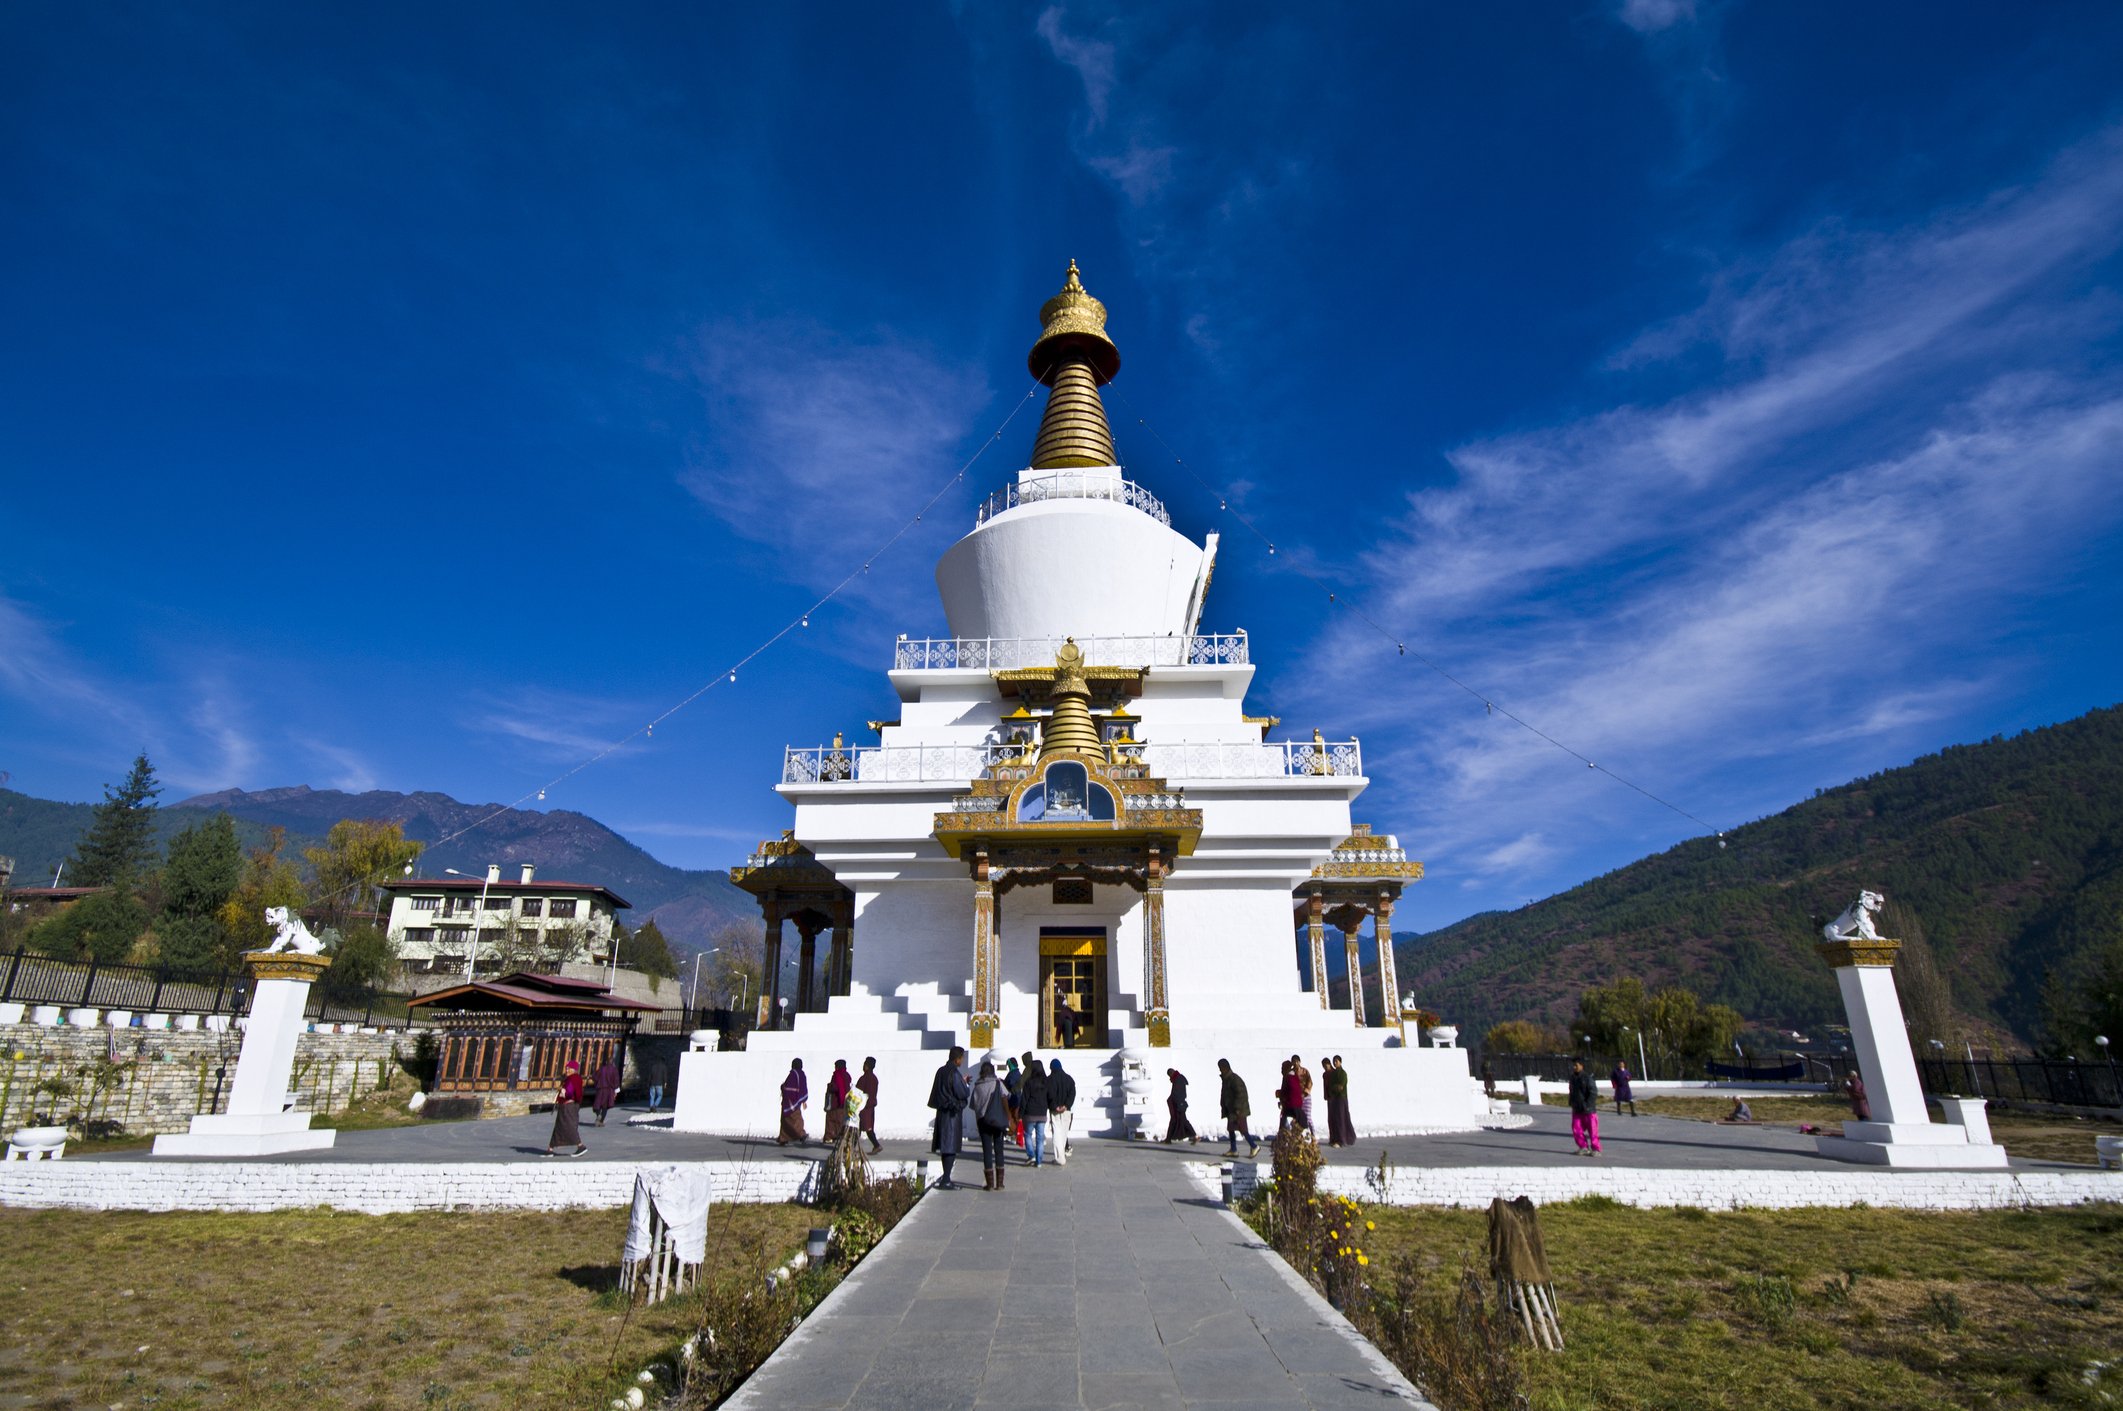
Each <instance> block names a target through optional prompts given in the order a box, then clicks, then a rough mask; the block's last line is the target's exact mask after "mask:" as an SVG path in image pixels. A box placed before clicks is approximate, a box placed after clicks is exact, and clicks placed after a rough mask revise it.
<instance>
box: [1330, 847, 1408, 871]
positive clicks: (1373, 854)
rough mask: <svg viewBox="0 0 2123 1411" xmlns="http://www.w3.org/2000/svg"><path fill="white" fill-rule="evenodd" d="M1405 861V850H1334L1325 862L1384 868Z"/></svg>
mask: <svg viewBox="0 0 2123 1411" xmlns="http://www.w3.org/2000/svg"><path fill="white" fill-rule="evenodd" d="M1407 860H1408V850H1407V849H1406V848H1336V849H1335V850H1334V851H1333V852H1331V853H1328V854H1327V861H1329V862H1340V863H1346V864H1348V865H1349V866H1351V867H1384V866H1389V865H1397V864H1400V863H1403V862H1406V861H1407Z"/></svg>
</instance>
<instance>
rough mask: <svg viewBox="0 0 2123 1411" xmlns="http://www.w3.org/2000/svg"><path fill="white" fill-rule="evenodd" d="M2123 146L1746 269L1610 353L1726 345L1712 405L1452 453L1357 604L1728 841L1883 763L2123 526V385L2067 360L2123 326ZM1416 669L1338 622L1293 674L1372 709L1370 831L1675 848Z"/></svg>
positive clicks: (1485, 857)
mask: <svg viewBox="0 0 2123 1411" xmlns="http://www.w3.org/2000/svg"><path fill="white" fill-rule="evenodd" d="M2118 151H2119V147H2118V143H2117V140H2116V137H2115V135H2114V134H2103V135H2101V136H2100V137H2098V138H2096V139H2094V140H2093V141H2091V142H2088V143H2087V144H2085V145H2083V146H2082V147H2080V148H2079V149H2077V150H2075V151H2072V152H2069V153H2067V154H2066V155H2065V156H2064V157H2063V159H2061V160H2060V161H2058V162H2057V163H2056V164H2055V165H2054V167H2053V168H2052V170H2051V171H2049V172H2048V173H2047V174H2046V175H2045V176H2044V177H2043V178H2042V179H2041V180H2040V181H2037V182H2035V183H2033V184H2031V185H2029V186H2027V187H2025V188H2021V189H2015V190H2012V191H2007V192H2003V193H2000V194H1999V195H1998V196H1996V197H1995V198H1993V199H1991V200H1988V201H1985V202H1983V203H1981V204H1980V205H1979V206H1977V207H1975V208H1973V209H1967V210H1958V211H1952V212H1947V213H1944V214H1941V215H1939V216H1938V217H1936V218H1934V219H1931V220H1928V221H1925V222H1921V223H1919V224H1917V225H1916V226H1914V227H1911V228H1908V229H1905V230H1901V231H1892V232H1862V233H1861V232H1851V231H1848V230H1844V229H1830V230H1827V231H1820V232H1814V233H1813V234H1811V235H1809V236H1807V237H1806V238H1804V239H1801V240H1797V241H1794V242H1791V243H1790V244H1789V245H1787V246H1786V247H1785V248H1784V249H1782V250H1780V251H1778V252H1776V253H1775V254H1774V255H1773V256H1772V257H1770V258H1769V259H1767V260H1764V261H1759V262H1755V263H1753V264H1752V265H1751V266H1750V267H1749V268H1748V269H1746V270H1740V269H1738V268H1737V267H1736V269H1735V272H1733V273H1732V274H1730V275H1728V276H1727V277H1726V278H1724V279H1722V280H1721V281H1720V282H1719V284H1718V286H1717V287H1716V288H1715V289H1714V290H1713V291H1712V292H1711V294H1710V295H1709V297H1708V298H1707V299H1706V300H1705V302H1704V303H1703V305H1702V306H1701V307H1700V308H1698V309H1696V310H1693V311H1691V312H1690V313H1689V314H1688V315H1687V316H1685V317H1684V318H1682V319H1679V320H1676V321H1674V322H1673V323H1671V324H1668V325H1666V326H1665V327H1663V328H1662V329H1660V330H1657V331H1656V335H1655V336H1647V337H1645V338H1642V339H1639V340H1636V341H1635V343H1633V344H1632V345H1631V349H1630V352H1629V354H1628V356H1627V357H1626V358H1624V359H1622V360H1621V361H1622V364H1623V365H1624V367H1625V368H1629V369H1634V368H1635V367H1638V366H1641V365H1642V363H1643V361H1644V360H1647V359H1657V358H1662V357H1664V356H1667V355H1668V354H1669V353H1671V352H1672V351H1674V350H1677V349H1679V348H1682V347H1691V346H1701V345H1704V344H1707V345H1708V346H1710V347H1711V348H1712V349H1713V350H1714V351H1715V352H1717V353H1718V354H1719V355H1721V357H1722V358H1723V360H1724V367H1723V371H1722V373H1721V374H1720V375H1719V376H1718V378H1717V379H1716V380H1715V381H1714V382H1713V384H1712V385H1711V386H1709V387H1707V388H1705V389H1704V390H1701V391H1696V392H1691V393H1687V394H1685V395H1682V396H1680V397H1677V398H1675V399H1673V400H1671V401H1668V402H1666V403H1663V404H1657V405H1634V404H1628V403H1623V404H1620V405H1614V406H1610V407H1607V408H1605V409H1599V410H1595V411H1593V412H1592V413H1590V414H1588V415H1585V416H1583V417H1580V418H1578V419H1576V420H1573V421H1568V422H1563V423H1559V424H1554V425H1549V426H1545V427H1539V428H1534V429H1528V430H1521V431H1513V432H1508V433H1504V434H1501V435H1498V436H1495V437H1492V438H1489V439H1486V440H1484V441H1480V442H1477V443H1474V444H1470V445H1467V446H1463V447H1461V448H1459V449H1458V450H1457V451H1455V452H1453V453H1452V455H1451V457H1450V459H1451V462H1452V464H1453V466H1454V468H1455V469H1456V470H1457V471H1458V479H1457V481H1456V483H1454V484H1453V485H1451V486H1450V487H1448V488H1444V489H1439V490H1434V491H1428V492H1424V493H1421V494H1417V495H1414V496H1412V497H1410V499H1409V500H1408V503H1407V512H1406V514H1405V515H1404V516H1403V517H1402V518H1401V519H1400V520H1399V522H1398V523H1397V524H1395V525H1394V526H1393V527H1392V529H1391V531H1390V532H1388V533H1386V534H1385V535H1384V536H1382V538H1381V539H1380V541H1379V542H1378V543H1377V544H1376V546H1375V547H1374V549H1373V550H1372V551H1371V552H1370V553H1369V554H1367V555H1365V556H1364V558H1363V559H1362V561H1361V568H1362V571H1363V573H1364V575H1365V577H1366V578H1367V579H1368V580H1369V592H1368V595H1360V596H1366V598H1367V606H1369V608H1370V610H1371V611H1372V612H1373V614H1374V615H1375V616H1377V617H1379V618H1381V619H1382V620H1385V621H1387V622H1394V623H1421V624H1423V626H1422V627H1421V629H1420V630H1419V631H1412V632H1411V634H1410V640H1411V643H1412V644H1413V645H1415V646H1416V647H1417V648H1418V649H1420V650H1425V651H1428V652H1432V653H1434V654H1435V655H1437V656H1438V657H1440V658H1441V659H1443V660H1444V661H1446V662H1447V663H1449V664H1450V665H1451V667H1452V668H1453V669H1454V671H1455V673H1456V674H1458V675H1460V676H1461V678H1462V679H1465V680H1468V681H1471V682H1474V683H1476V684H1478V685H1479V686H1480V687H1481V688H1482V689H1483V690H1486V691H1489V692H1492V693H1493V694H1494V698H1495V699H1497V700H1499V701H1501V702H1503V703H1505V704H1507V705H1510V706H1511V707H1512V708H1513V709H1515V710H1517V711H1519V712H1520V713H1521V714H1523V715H1524V716H1525V717H1526V718H1527V719H1529V720H1531V721H1533V722H1534V723H1536V724H1538V725H1541V726H1542V727H1543V728H1545V729H1547V730H1549V731H1551V732H1552V733H1554V734H1555V735H1557V736H1558V737H1560V738H1562V739H1563V740H1565V741H1566V742H1568V743H1570V744H1571V745H1573V746H1575V747H1576V748H1577V749H1579V750H1581V751H1583V752H1584V753H1585V754H1586V755H1588V756H1590V757H1591V758H1593V759H1594V760H1596V761H1598V762H1599V763H1601V764H1603V765H1606V766H1609V767H1611V768H1613V769H1614V770H1615V771H1616V772H1617V773H1619V774H1622V775H1624V776H1627V777H1630V778H1633V779H1635V780H1637V781H1638V782H1640V783H1642V784H1643V785H1645V786H1646V787H1648V788H1651V789H1653V790H1654V791H1655V792H1659V793H1662V794H1664V795H1666V796H1668V797H1672V798H1674V799H1675V800H1676V801H1677V802H1679V803H1681V804H1682V805H1683V806H1684V807H1688V808H1690V809H1691V810H1692V811H1694V812H1696V813H1699V814H1703V815H1705V816H1706V817H1709V818H1711V819H1713V820H1714V821H1716V822H1718V823H1720V824H1722V823H1726V822H1734V821H1738V820H1739V818H1741V817H1744V816H1747V812H1748V811H1756V810H1759V809H1761V808H1763V807H1781V806H1782V805H1783V804H1784V803H1788V802H1789V801H1790V799H1791V798H1792V797H1793V796H1795V794H1794V793H1792V792H1783V793H1781V794H1780V793H1779V792H1778V790H1779V789H1780V788H1781V789H1786V790H1788V789H1790V788H1791V781H1790V775H1789V774H1788V773H1787V772H1785V771H1787V770H1788V768H1789V761H1790V758H1791V756H1793V755H1795V754H1798V753H1802V752H1808V753H1810V757H1811V758H1813V759H1814V760H1815V761H1816V766H1815V767H1817V768H1819V769H1821V770H1824V771H1832V770H1837V769H1846V768H1847V769H1848V771H1849V772H1858V771H1859V770H1863V769H1869V768H1876V767H1879V766H1880V765H1881V764H1883V763H1890V762H1894V761H1893V758H1892V753H1893V750H1894V748H1895V742H1899V741H1909V740H1916V739H1922V738H1924V734H1923V733H1921V727H1923V726H1926V725H1929V724H1935V723H1936V722H1937V721H1939V720H1941V719H1945V718H1950V717H1951V716H1953V715H1954V714H1955V713H1956V712H1961V711H1965V710H1968V709H1971V708H1973V707H1976V706H1978V705H1980V703H1981V702H1982V701H1983V700H1984V699H1986V698H1987V696H1988V695H1989V694H1990V693H1992V692H1994V691H1996V690H1997V689H1999V681H1998V680H1997V679H1996V678H1995V676H1994V675H1993V676H1986V675H1983V674H1981V673H1977V674H1976V675H1974V676H1971V674H1970V672H1969V670H1968V668H1967V666H1966V664H1965V663H1966V661H1967V660H1968V659H1969V657H1970V656H1976V655H1981V654H1983V653H1984V652H1985V651H1986V649H1987V648H1988V643H1987V642H1986V640H1985V639H1986V636H1993V637H1995V638H1997V639H1998V642H1999V648H1998V649H1999V650H2004V651H2007V652H2009V650H2010V642H2009V633H2010V630H2011V626H2012V624H2013V622H2014V621H2015V620H2016V613H2017V612H2018V610H2019V605H2020V604H2022V603H2024V602H2025V601H2027V600H2028V599H2030V598H2033V597H2038V596H2041V595H2046V594H2051V593H2056V592H2060V591H2066V590H2068V589H2069V587H2070V585H2071V584H2072V582H2073V581H2074V579H2075V578H2076V577H2078V576H2080V575H2082V574H2083V573H2085V572H2087V571H2089V569H2090V568H2091V567H2092V565H2091V563H2090V561H2089V558H2088V556H2089V555H2091V554H2096V553H2098V552H2100V549H2099V547H2098V546H2099V545H2100V543H2101V542H2102V537H2103V536H2104V535H2111V534H2113V533H2114V531H2115V530H2116V529H2117V528H2118V526H2119V525H2123V389H2119V388H2118V386H2117V382H2116V379H2115V377H2114V375H2113V374H2112V373H2102V372H2092V373H2089V372H2086V371H2084V370H2083V369H2082V367H2081V362H2082V360H2081V359H2080V358H2079V357H2078V353H2079V351H2080V350H2081V349H2083V348H2084V347H2085V346H2086V345H2087V343H2088V342H2089V341H2090V340H2091V339H2093V338H2096V337H2099V336H2103V335H2105V334H2106V333H2108V332H2110V331H2112V329H2113V326H2114V323H2115V310H2114V309H2113V308H2112V307H2110V306H2108V305H2107V304H2106V303H2105V302H2103V301H2102V300H2100V299H2099V298H2089V297H2087V296H2086V295H2084V294H2083V293H2081V292H2080V291H2081V290H2082V289H2083V288H2084V286H2085V278H2084V275H2085V271H2086V270H2087V268H2088V267H2089V265H2090V263H2091V262H2092V261H2093V260H2095V259H2097V258H2100V257H2102V256H2105V255H2107V254H2109V253H2110V252H2112V251H2113V250H2114V249H2115V247H2116V245H2117V243H2118V240H2119V238H2123V162H2119V161H2118V160H2117V155H2118ZM2096 571H2098V570H2096ZM1323 663H1325V664H1328V665H1327V669H1325V670H1322V665H1323ZM1398 668H1405V670H1404V671H1403V678H1404V679H1405V680H1407V681H1408V682H1409V686H1408V688H1407V689H1406V690H1404V691H1401V692H1396V693H1394V694H1393V695H1391V696H1385V697H1382V696H1380V695H1378V694H1376V693H1367V694H1365V695H1351V694H1349V693H1345V692H1339V691H1337V692H1335V693H1334V694H1332V695H1331V696H1329V695H1326V694H1324V693H1321V692H1318V691H1317V690H1316V689H1315V687H1314V685H1313V683H1316V682H1324V681H1347V680H1363V681H1366V682H1368V683H1373V684H1374V685H1375V684H1376V683H1377V681H1378V680H1379V679H1380V676H1379V673H1380V672H1381V671H1382V670H1388V669H1398ZM1418 671H1419V668H1418V667H1417V666H1416V665H1415V664H1414V663H1410V662H1405V661H1402V660H1400V659H1398V658H1396V657H1395V655H1394V650H1393V647H1392V645H1391V644H1390V643H1386V642H1382V641H1380V640H1379V639H1377V638H1376V637H1375V636H1372V635H1371V634H1369V633H1368V631H1366V630H1364V629H1361V628H1359V627H1357V626H1354V625H1352V624H1350V623H1349V622H1348V621H1346V620H1344V621H1343V622H1341V623H1339V624H1337V626H1336V627H1335V628H1334V630H1333V631H1331V632H1330V633H1329V635H1328V637H1327V638H1326V639H1325V641H1324V642H1323V643H1322V644H1321V645H1320V649H1319V651H1318V652H1316V653H1315V654H1313V655H1310V656H1308V657H1306V658H1305V659H1304V669H1303V671H1302V672H1301V673H1298V674H1294V675H1293V676H1292V677H1291V679H1289V680H1288V681H1284V682H1278V683H1277V685H1278V688H1279V689H1282V690H1286V691H1289V692H1291V693H1292V694H1293V695H1295V696H1296V697H1297V698H1298V700H1299V701H1300V702H1301V703H1302V704H1304V705H1306V706H1307V707H1313V706H1314V705H1315V703H1316V707H1317V709H1318V710H1320V711H1321V712H1328V711H1332V710H1334V708H1335V707H1340V712H1339V714H1340V718H1341V719H1342V720H1343V721H1345V722H1347V721H1348V720H1349V719H1350V718H1351V714H1352V712H1353V713H1354V714H1355V717H1356V720H1355V723H1356V724H1357V725H1358V726H1359V728H1362V729H1364V730H1365V731H1366V732H1367V740H1366V749H1365V753H1366V758H1367V763H1369V764H1370V766H1371V772H1372V773H1373V775H1374V777H1376V778H1379V779H1380V780H1381V784H1380V785H1379V786H1378V787H1380V788H1381V789H1382V790H1384V791H1385V792H1386V794H1387V797H1386V798H1385V799H1381V800H1378V801H1377V806H1376V807H1374V809H1373V814H1374V816H1375V821H1376V822H1377V823H1378V824H1379V826H1381V827H1389V826H1399V827H1400V828H1401V829H1402V830H1403V831H1407V832H1410V833H1411V834H1412V840H1411V846H1412V847H1414V848H1416V849H1417V850H1418V854H1419V855H1429V856H1433V857H1448V858H1456V859H1457V860H1458V867H1459V869H1460V870H1462V871H1466V872H1472V873H1480V872H1481V871H1482V870H1483V869H1484V868H1485V867H1488V866H1490V865H1492V864H1491V859H1500V858H1506V857H1509V856H1511V855H1512V849H1514V848H1517V847H1519V846H1520V845H1521V844H1523V842H1524V840H1525V839H1527V838H1528V837H1532V836H1535V830H1533V829H1530V828H1529V827H1528V824H1529V823H1530V822H1532V821H1535V820H1538V821H1539V824H1540V829H1539V831H1540V832H1541V833H1545V834H1546V835H1547V836H1549V837H1557V836H1572V837H1577V838H1585V837H1587V835H1589V834H1595V833H1598V832H1600V830H1601V829H1603V828H1608V827H1611V826H1614V825H1615V824H1616V823H1617V821H1618V820H1627V824H1628V826H1629V827H1631V828H1633V829H1636V830H1638V831H1639V832H1642V831H1644V830H1646V829H1647V827H1649V828H1651V829H1653V830H1655V829H1656V828H1657V827H1659V826H1666V825H1658V824H1656V823H1653V824H1650V825H1647V823H1646V815H1647V814H1651V813H1653V811H1652V810H1651V809H1650V808H1649V806H1648V805H1646V804H1645V803H1644V801H1643V800H1641V799H1639V798H1637V797H1636V796H1635V795H1632V794H1630V793H1628V792H1627V791H1625V790H1622V789H1618V788H1616V787H1615V786H1614V785H1613V784H1612V782H1611V781H1608V780H1606V779H1604V778H1603V777H1602V776H1600V775H1599V774H1596V773H1593V772H1592V771H1588V770H1586V769H1585V768H1584V766H1583V765H1582V764H1580V763H1578V762H1576V761H1573V760H1571V759H1570V758H1569V757H1568V756H1567V755H1564V754H1563V753H1561V752H1560V751H1557V750H1555V749H1554V748H1553V747H1551V746H1549V745H1546V744H1544V743H1542V742H1541V741H1540V740H1538V739H1536V738H1534V737H1533V736H1532V735H1530V734H1528V733H1527V732H1525V731H1523V730H1520V729H1518V728H1517V727H1515V726H1513V725H1511V724H1510V723H1509V722H1508V721H1507V720H1505V719H1504V718H1503V717H1501V716H1491V715H1487V714H1485V713H1484V712H1483V709H1482V706H1481V704H1480V702H1479V701H1475V700H1469V699H1467V698H1466V697H1463V696H1460V695H1459V694H1458V693H1457V692H1455V691H1452V690H1451V689H1450V688H1446V687H1443V686H1442V683H1438V682H1437V681H1436V680H1435V678H1429V677H1422V678H1419V677H1418V676H1417V675H1416V674H1415V673H1416V672H1418ZM1411 701H1419V702H1421V705H1422V711H1423V712H1424V714H1423V715H1419V716H1418V718H1416V719H1414V720H1411V718H1410V714H1409V709H1410V707H1409V703H1410V702H1411ZM1883 752H1885V753H1886V754H1887V756H1888V757H1886V758H1883ZM1831 777H1833V776H1832V775H1831ZM1735 780H1737V781H1739V782H1735ZM1396 794H1397V795H1398V797H1399V798H1400V799H1403V800H1406V803H1405V804H1402V805H1400V806H1401V807H1406V808H1416V807H1417V806H1418V801H1420V805H1419V806H1420V816H1419V819H1418V820H1417V821H1416V822H1415V823H1413V824H1412V825H1411V823H1410V822H1408V821H1407V820H1406V817H1405V815H1403V816H1402V817H1393V816H1390V815H1389V814H1388V813H1386V812H1381V811H1380V809H1382V808H1391V807H1393V806H1394V803H1393V799H1394V796H1395V795H1396ZM1670 822H1671V823H1679V820H1670ZM1566 828H1567V829H1568V830H1569V831H1568V833H1567V834H1565V832H1564V830H1565V829H1566ZM1672 831H1676V830H1671V829H1669V831H1668V833H1667V836H1671V835H1672ZM1677 831H1680V832H1687V831H1692V829H1691V828H1690V826H1689V825H1686V824H1680V826H1679V828H1678V830H1677Z"/></svg>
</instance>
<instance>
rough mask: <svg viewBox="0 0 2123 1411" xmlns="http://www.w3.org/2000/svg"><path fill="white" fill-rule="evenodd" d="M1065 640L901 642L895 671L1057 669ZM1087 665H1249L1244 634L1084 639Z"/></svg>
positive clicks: (895, 654)
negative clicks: (1050, 667) (1048, 667)
mask: <svg viewBox="0 0 2123 1411" xmlns="http://www.w3.org/2000/svg"><path fill="white" fill-rule="evenodd" d="M1066 640H1068V639H1067V638H1064V637H902V638H900V639H899V641H898V642H897V643H896V644H894V646H893V649H892V669H893V670H894V671H1016V670H1020V669H1022V668H1024V667H1028V666H1052V665H1054V657H1055V654H1056V653H1057V652H1059V651H1060V650H1061V649H1062V643H1063V642H1064V641H1066ZM1076 645H1077V647H1078V648H1079V649H1081V650H1082V652H1083V654H1084V665H1086V666H1244V665H1245V664H1246V663H1247V662H1248V661H1250V660H1251V657H1250V656H1249V655H1248V651H1249V648H1248V645H1247V642H1246V634H1245V633H1243V632H1212V633H1195V634H1193V635H1191V636H1185V637H1178V636H1174V637H1079V638H1077V639H1076Z"/></svg>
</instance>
